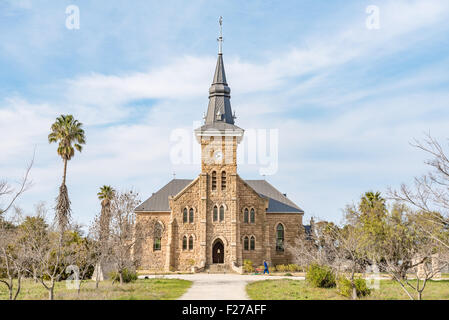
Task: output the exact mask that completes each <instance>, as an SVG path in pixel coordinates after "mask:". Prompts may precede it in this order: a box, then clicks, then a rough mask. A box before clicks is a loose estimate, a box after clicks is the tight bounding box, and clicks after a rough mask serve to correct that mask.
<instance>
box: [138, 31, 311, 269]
mask: <svg viewBox="0 0 449 320" xmlns="http://www.w3.org/2000/svg"><path fill="white" fill-rule="evenodd" d="M221 40H222V37H221V36H220V38H219V41H220V49H219V54H218V60H217V65H216V69H215V74H214V78H213V81H212V85H211V87H210V89H209V106H208V108H207V114H206V116H205V122H204V125H203V126H202V127H200V128H198V129H196V130H195V135H196V138H197V141H198V143H199V144H201V173H200V174H199V175H198V177H196V178H195V179H193V180H187V179H173V180H171V181H170V182H169V183H167V184H166V185H165V186H164V187H162V188H161V189H160V190H159V191H157V192H155V193H153V194H152V196H151V197H150V198H148V199H147V200H146V201H144V202H143V203H142V204H141V205H139V206H138V207H137V208H136V209H135V213H136V219H137V221H139V220H141V221H143V220H142V219H157V221H158V224H157V228H158V229H159V232H156V233H155V234H154V235H152V236H151V237H148V238H147V239H146V240H145V241H144V242H143V243H141V245H140V246H139V250H136V252H135V254H136V255H138V256H137V258H138V260H139V261H140V266H139V269H140V270H147V271H150V270H152V271H156V270H161V271H162V270H164V271H169V270H171V271H175V270H179V271H191V270H194V271H203V270H207V269H211V268H213V267H217V266H218V267H221V268H222V269H227V270H234V271H236V272H241V270H242V269H241V267H242V265H243V262H244V260H251V261H252V262H253V264H254V265H256V266H259V265H261V264H262V263H263V260H267V261H268V263H269V264H270V265H271V266H274V265H277V264H287V263H293V260H292V257H291V256H290V254H289V252H288V250H286V249H285V247H286V244H290V245H293V244H294V241H295V239H296V238H297V236H298V235H299V234H300V232H304V227H303V224H302V218H303V214H304V211H303V210H302V209H301V208H300V207H298V206H297V205H296V204H295V203H293V202H292V201H291V200H290V199H288V198H287V197H286V195H285V194H283V193H281V192H279V191H278V190H277V189H276V188H275V187H273V186H272V185H271V184H270V183H268V182H267V181H265V180H244V179H243V178H242V177H240V176H239V175H238V172H237V145H238V144H239V143H240V141H241V140H242V138H243V134H244V130H243V129H241V128H239V127H238V126H236V125H235V123H234V120H235V116H234V115H233V113H232V109H231V102H230V98H231V96H230V93H231V89H230V88H229V86H228V83H227V81H226V75H225V68H224V64H223V54H222V50H221Z"/></svg>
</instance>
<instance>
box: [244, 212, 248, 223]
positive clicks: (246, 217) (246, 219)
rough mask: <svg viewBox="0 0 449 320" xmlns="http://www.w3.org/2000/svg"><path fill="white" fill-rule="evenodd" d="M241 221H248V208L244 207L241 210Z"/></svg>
mask: <svg viewBox="0 0 449 320" xmlns="http://www.w3.org/2000/svg"><path fill="white" fill-rule="evenodd" d="M243 222H244V223H248V209H246V208H245V211H244V212H243Z"/></svg>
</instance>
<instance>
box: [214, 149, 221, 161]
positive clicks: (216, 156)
mask: <svg viewBox="0 0 449 320" xmlns="http://www.w3.org/2000/svg"><path fill="white" fill-rule="evenodd" d="M214 157H215V160H216V161H221V160H222V159H223V154H222V153H221V151H220V150H217V151H215V153H214Z"/></svg>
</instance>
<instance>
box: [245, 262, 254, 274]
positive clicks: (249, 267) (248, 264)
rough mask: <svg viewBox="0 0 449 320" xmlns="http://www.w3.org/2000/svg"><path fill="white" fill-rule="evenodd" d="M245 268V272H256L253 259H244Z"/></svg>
mask: <svg viewBox="0 0 449 320" xmlns="http://www.w3.org/2000/svg"><path fill="white" fill-rule="evenodd" d="M243 270H244V271H245V272H248V273H251V272H254V267H253V262H252V261H251V260H243Z"/></svg>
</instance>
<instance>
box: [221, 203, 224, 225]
mask: <svg viewBox="0 0 449 320" xmlns="http://www.w3.org/2000/svg"><path fill="white" fill-rule="evenodd" d="M223 220H224V206H221V207H220V222H221V221H223Z"/></svg>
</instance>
